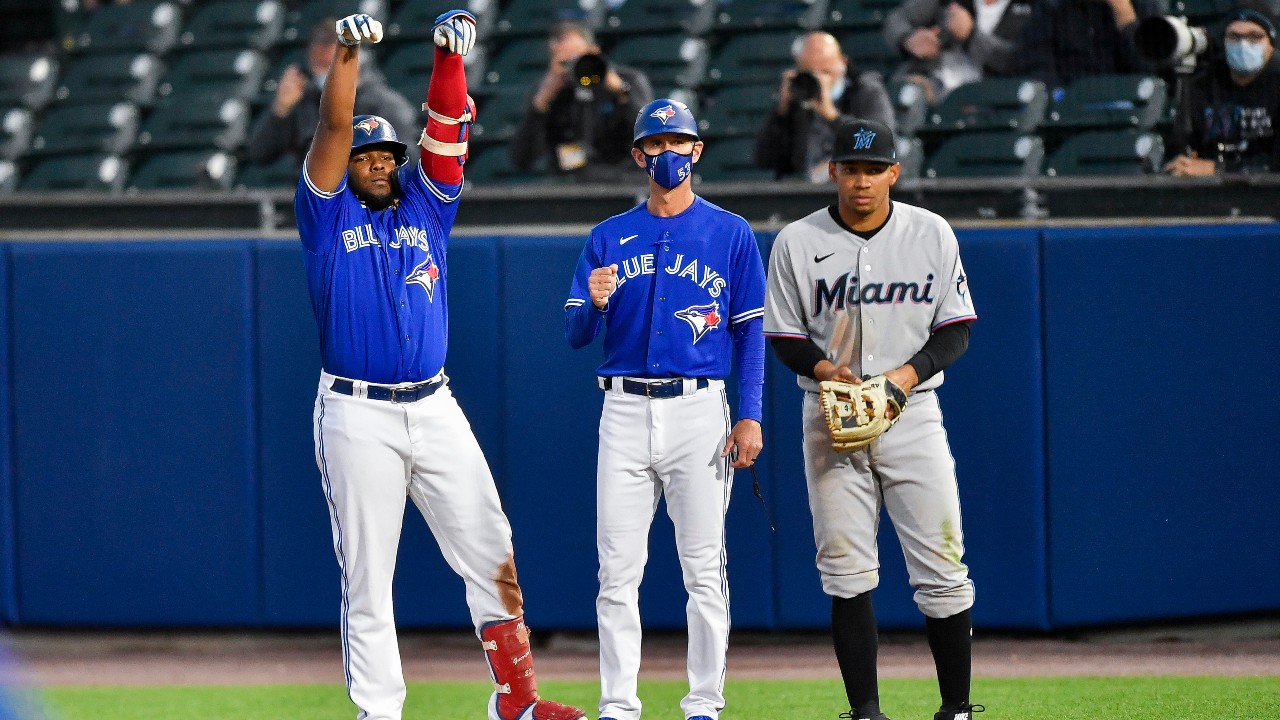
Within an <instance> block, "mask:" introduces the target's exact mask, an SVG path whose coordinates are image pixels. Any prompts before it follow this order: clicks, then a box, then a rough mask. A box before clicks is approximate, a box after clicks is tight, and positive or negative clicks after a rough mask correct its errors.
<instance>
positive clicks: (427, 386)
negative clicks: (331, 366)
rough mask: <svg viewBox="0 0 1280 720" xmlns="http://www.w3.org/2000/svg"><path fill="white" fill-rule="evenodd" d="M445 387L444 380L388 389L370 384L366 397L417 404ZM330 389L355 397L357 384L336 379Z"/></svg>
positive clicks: (367, 387) (365, 392) (367, 386)
mask: <svg viewBox="0 0 1280 720" xmlns="http://www.w3.org/2000/svg"><path fill="white" fill-rule="evenodd" d="M443 386H444V379H443V378H441V379H439V380H428V381H426V382H422V383H418V384H417V385H409V386H408V387H387V386H385V385H373V384H371V383H370V384H368V385H366V387H365V391H364V396H365V397H367V398H369V399H370V400H386V401H387V402H393V403H411V402H417V401H418V400H421V399H422V398H424V397H430V396H431V395H432V393H434V392H435V391H436V390H439V389H440V388H441V387H443ZM329 389H330V390H332V391H334V392H336V393H342V394H343V395H355V394H356V389H355V383H353V382H351V381H350V380H345V379H343V378H334V380H333V385H330V386H329Z"/></svg>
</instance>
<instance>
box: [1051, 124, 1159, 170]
mask: <svg viewBox="0 0 1280 720" xmlns="http://www.w3.org/2000/svg"><path fill="white" fill-rule="evenodd" d="M1163 164H1164V140H1163V139H1162V138H1161V137H1160V135H1159V134H1157V133H1153V132H1143V131H1140V130H1111V131H1093V132H1085V133H1081V134H1079V135H1073V136H1071V137H1070V138H1068V139H1067V141H1066V142H1064V143H1063V144H1062V146H1061V147H1059V148H1058V149H1057V150H1055V151H1054V152H1053V154H1052V155H1050V156H1049V159H1048V160H1047V161H1046V162H1045V170H1044V174H1045V175H1049V176H1052V177H1062V176H1065V175H1145V174H1148V173H1157V172H1160V170H1161V167H1162V165H1163Z"/></svg>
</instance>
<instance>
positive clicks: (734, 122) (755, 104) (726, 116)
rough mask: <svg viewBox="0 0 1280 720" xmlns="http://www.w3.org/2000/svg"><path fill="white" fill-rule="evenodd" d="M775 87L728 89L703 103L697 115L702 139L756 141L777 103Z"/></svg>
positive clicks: (721, 90) (718, 91)
mask: <svg viewBox="0 0 1280 720" xmlns="http://www.w3.org/2000/svg"><path fill="white" fill-rule="evenodd" d="M777 89H778V88H777V85H773V84H769V85H730V86H728V87H724V88H721V89H719V90H717V91H716V92H715V94H714V95H711V96H710V97H707V98H706V99H705V100H704V104H703V108H702V111H701V113H699V114H698V115H697V118H698V131H699V133H700V134H701V135H703V136H704V137H720V138H723V137H745V136H750V137H755V135H756V133H757V132H759V130H760V126H761V125H763V124H764V121H765V119H766V118H768V117H769V113H771V112H773V106H774V104H775V103H776V102H777V100H776V99H775V98H776V93H777Z"/></svg>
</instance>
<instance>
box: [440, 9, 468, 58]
mask: <svg viewBox="0 0 1280 720" xmlns="http://www.w3.org/2000/svg"><path fill="white" fill-rule="evenodd" d="M431 36H432V37H433V38H434V39H435V42H436V45H439V46H440V47H442V48H444V49H445V50H448V51H449V52H452V53H457V54H459V55H464V56H465V55H466V54H467V53H469V52H471V47H472V46H473V45H475V44H476V18H475V16H474V15H472V14H471V13H469V12H467V11H466V10H450V11H449V12H446V13H441V14H440V16H439V17H437V18H436V25H435V28H433V29H432V32H431Z"/></svg>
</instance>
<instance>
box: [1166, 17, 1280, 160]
mask: <svg viewBox="0 0 1280 720" xmlns="http://www.w3.org/2000/svg"><path fill="white" fill-rule="evenodd" d="M1275 47H1276V17H1275V15H1274V14H1273V13H1272V11H1271V8H1269V7H1267V6H1266V5H1264V4H1262V3H1259V2H1241V3H1237V4H1236V5H1235V6H1234V7H1233V8H1232V9H1231V11H1230V12H1228V13H1227V17H1226V25H1225V26H1224V28H1223V32H1222V49H1223V53H1222V55H1221V56H1217V57H1214V58H1213V59H1212V60H1211V61H1210V62H1209V63H1207V64H1206V66H1205V68H1204V69H1203V70H1202V71H1201V72H1200V73H1199V74H1197V75H1195V76H1194V77H1192V78H1191V80H1190V81H1189V82H1188V83H1187V87H1186V90H1185V91H1184V93H1183V101H1182V105H1181V106H1180V107H1179V108H1178V115H1177V118H1176V120H1175V122H1174V127H1173V132H1172V135H1171V138H1170V143H1169V146H1170V147H1171V148H1172V149H1174V150H1175V151H1177V152H1179V153H1180V154H1179V155H1177V156H1176V157H1174V158H1173V159H1172V160H1170V161H1169V163H1168V164H1166V165H1165V168H1164V169H1165V172H1167V173H1169V174H1171V175H1213V174H1216V173H1221V172H1280V142H1277V141H1276V132H1277V129H1278V127H1277V125H1280V59H1277V57H1276V54H1275Z"/></svg>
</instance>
